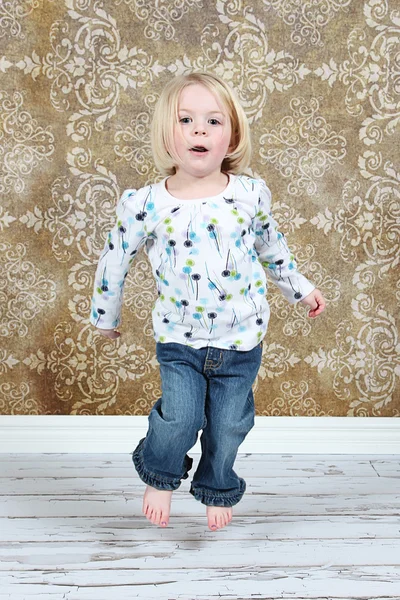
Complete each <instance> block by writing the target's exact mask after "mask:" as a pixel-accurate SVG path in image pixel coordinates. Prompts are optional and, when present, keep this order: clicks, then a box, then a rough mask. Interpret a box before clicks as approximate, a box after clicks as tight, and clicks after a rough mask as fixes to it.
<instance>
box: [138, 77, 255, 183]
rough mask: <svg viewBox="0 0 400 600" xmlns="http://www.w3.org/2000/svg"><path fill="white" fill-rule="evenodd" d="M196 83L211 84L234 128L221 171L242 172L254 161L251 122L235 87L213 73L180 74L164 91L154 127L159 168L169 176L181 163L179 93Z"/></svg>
mask: <svg viewBox="0 0 400 600" xmlns="http://www.w3.org/2000/svg"><path fill="white" fill-rule="evenodd" d="M196 83H197V84H202V85H204V86H205V87H207V88H208V89H209V90H210V92H211V93H213V94H214V95H215V96H216V97H217V98H218V99H219V100H220V101H221V102H222V104H223V105H224V107H225V109H226V110H227V112H228V115H229V118H230V121H231V127H232V135H231V140H230V144H229V145H230V146H232V148H233V149H232V152H230V153H229V154H227V155H226V158H224V160H223V161H222V164H221V171H224V172H229V173H233V174H235V175H238V174H240V173H242V172H243V171H244V170H245V169H246V168H247V167H248V166H249V164H250V159H251V138H250V127H249V122H248V120H247V117H246V115H245V112H244V110H243V108H242V106H241V104H240V103H239V100H238V97H237V95H236V93H235V92H234V90H233V89H232V88H231V87H230V86H229V85H228V84H227V83H226V82H225V81H224V80H223V79H221V78H220V77H218V76H217V75H213V74H211V73H189V74H187V75H178V76H177V77H175V78H174V79H172V80H171V81H169V82H168V83H167V85H166V86H165V87H164V88H163V90H162V91H161V94H160V98H159V99H158V102H157V103H156V106H155V109H154V115H153V119H152V122H151V126H150V140H151V150H152V153H153V159H154V164H155V167H156V169H157V170H158V171H159V172H160V173H161V175H162V176H163V177H166V176H168V175H174V174H175V173H176V167H175V165H179V164H180V163H181V161H180V159H179V157H178V155H177V152H176V148H175V144H174V124H175V123H177V122H178V121H179V118H178V102H179V95H180V93H181V91H182V90H183V89H184V88H185V87H187V86H189V85H192V84H196Z"/></svg>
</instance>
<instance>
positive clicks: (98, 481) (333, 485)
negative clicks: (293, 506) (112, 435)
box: [0, 469, 400, 497]
mask: <svg viewBox="0 0 400 600" xmlns="http://www.w3.org/2000/svg"><path fill="white" fill-rule="evenodd" d="M236 472H237V473H238V475H239V476H242V477H244V478H245V480H246V485H247V488H246V491H247V493H250V494H262V495H265V494H267V495H268V496H271V495H284V496H315V495H329V494H335V495H337V496H347V495H353V494H359V495H360V496H364V495H367V494H368V495H370V494H375V495H376V494H378V493H379V494H382V495H386V494H400V478H399V479H395V478H391V477H376V478H367V479H364V478H358V479H354V478H353V477H341V476H339V475H337V476H335V477H331V478H330V479H329V478H327V477H308V476H307V477H291V478H290V479H289V478H288V477H286V478H285V477H283V478H281V477H263V478H262V477H258V478H253V477H248V476H247V473H246V472H245V471H244V472H243V471H242V472H238V470H236ZM80 475H81V476H80V477H68V478H64V477H42V478H40V480H39V481H40V483H39V482H38V481H37V480H36V478H34V477H23V478H20V477H18V478H17V477H12V478H7V479H3V481H2V482H1V488H0V497H2V496H24V495H31V496H33V495H39V496H64V495H69V496H70V495H75V494H86V495H88V494H93V495H94V496H96V495H97V494H99V493H101V494H106V493H109V494H110V495H114V494H118V493H122V492H127V491H129V493H130V494H135V495H140V494H143V493H144V490H145V488H146V485H145V484H144V483H143V482H142V480H141V479H140V478H139V476H138V475H137V473H136V471H132V473H131V476H130V477H120V478H116V479H111V478H103V477H87V476H86V474H85V473H84V469H81V473H80ZM184 483H185V484H186V485H185V488H187V487H188V486H187V481H185V480H184V481H183V482H182V484H181V487H182V485H183V484H184ZM179 490H180V488H178V490H175V492H179ZM266 490H268V492H266Z"/></svg>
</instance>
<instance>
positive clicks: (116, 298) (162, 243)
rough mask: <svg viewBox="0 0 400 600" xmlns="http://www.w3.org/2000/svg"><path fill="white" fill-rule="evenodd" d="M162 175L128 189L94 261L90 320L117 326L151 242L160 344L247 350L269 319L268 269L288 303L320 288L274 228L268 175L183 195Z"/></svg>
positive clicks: (242, 177) (231, 180)
mask: <svg viewBox="0 0 400 600" xmlns="http://www.w3.org/2000/svg"><path fill="white" fill-rule="evenodd" d="M166 179H167V178H166V177H165V178H164V179H163V180H162V181H160V182H158V183H156V184H150V185H147V186H145V187H142V188H140V189H137V190H136V189H127V190H125V191H124V192H123V194H122V196H121V198H120V200H119V202H118V205H117V209H116V212H117V221H116V223H115V225H114V227H113V229H112V230H111V231H110V232H109V234H108V237H107V240H106V243H105V246H104V250H103V252H102V254H101V256H100V259H99V263H98V266H97V271H96V275H95V283H94V292H93V297H92V309H91V315H90V322H91V323H92V324H93V325H95V326H96V327H98V328H100V329H113V328H115V327H117V326H118V325H119V323H120V320H121V316H120V313H121V305H122V299H123V291H124V282H125V278H126V276H127V274H128V270H129V268H130V266H131V264H132V262H133V261H134V259H135V256H136V254H137V252H138V250H139V248H140V247H141V246H143V245H144V244H145V251H146V254H147V255H148V257H149V260H150V263H151V265H152V271H153V275H154V278H155V280H156V284H157V290H158V298H157V300H156V302H155V304H154V307H153V309H152V321H153V332H154V338H155V340H156V342H160V343H166V342H175V343H178V344H187V345H188V346H191V347H192V348H202V347H205V346H213V347H216V348H224V349H230V350H239V351H244V350H251V349H252V348H254V347H255V346H256V345H257V344H259V343H260V342H261V340H262V339H263V338H264V336H265V334H266V332H267V326H268V321H269V317H270V308H269V304H268V301H267V298H266V293H267V289H268V287H267V281H266V274H267V275H268V276H269V278H270V279H271V280H272V281H273V282H274V283H275V284H276V285H277V286H278V287H279V289H280V290H281V292H282V293H283V295H284V296H285V298H286V299H287V300H288V302H289V303H290V304H295V303H297V302H298V301H299V300H301V299H302V298H304V297H305V296H307V295H308V294H309V293H310V292H312V291H313V290H314V289H315V286H314V285H313V284H312V283H311V282H310V281H309V280H308V279H307V278H306V277H305V276H304V275H302V274H301V273H299V271H298V270H297V265H296V261H295V258H294V256H293V254H292V253H291V251H290V249H289V248H288V246H287V243H286V238H285V236H284V234H283V233H281V232H279V231H278V224H277V222H276V221H275V220H274V218H273V217H272V214H271V192H270V190H269V188H268V186H267V185H266V183H265V181H264V180H263V179H253V178H251V177H247V176H245V175H233V174H232V173H230V174H229V184H228V186H227V187H226V188H225V190H224V191H223V192H221V193H220V194H218V195H217V196H212V197H209V198H199V199H192V200H179V199H177V198H174V197H173V196H171V194H170V193H169V192H168V190H167V189H166V187H165V181H166ZM263 267H264V268H265V270H264V268H263Z"/></svg>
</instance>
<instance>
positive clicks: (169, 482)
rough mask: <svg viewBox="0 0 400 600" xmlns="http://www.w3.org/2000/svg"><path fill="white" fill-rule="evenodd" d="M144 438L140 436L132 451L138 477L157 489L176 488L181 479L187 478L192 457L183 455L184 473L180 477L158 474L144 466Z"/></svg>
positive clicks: (171, 489) (172, 489)
mask: <svg viewBox="0 0 400 600" xmlns="http://www.w3.org/2000/svg"><path fill="white" fill-rule="evenodd" d="M145 439H146V438H142V439H141V440H140V442H139V444H138V445H137V447H136V448H135V450H134V451H133V452H132V461H133V464H134V465H135V468H136V471H137V473H138V475H139V477H140V479H141V480H142V481H143V482H144V483H146V484H147V485H150V486H151V487H154V488H156V489H158V490H170V491H174V490H177V489H178V487H179V486H180V485H181V479H187V478H188V477H189V473H188V472H189V471H190V469H191V468H192V465H193V459H192V458H191V457H190V456H188V455H187V454H186V455H185V458H184V461H183V463H184V464H183V468H184V473H183V475H182V476H181V477H175V478H174V477H166V476H165V475H160V474H159V473H153V472H152V471H149V470H148V469H146V467H145V466H144V461H143V444H144V441H145Z"/></svg>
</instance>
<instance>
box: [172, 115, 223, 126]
mask: <svg viewBox="0 0 400 600" xmlns="http://www.w3.org/2000/svg"><path fill="white" fill-rule="evenodd" d="M184 119H190V117H182V118H181V119H179V122H182V121H183V120H184ZM210 121H216V122H217V123H219V124H220V125H221V123H220V121H218V119H210Z"/></svg>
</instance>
